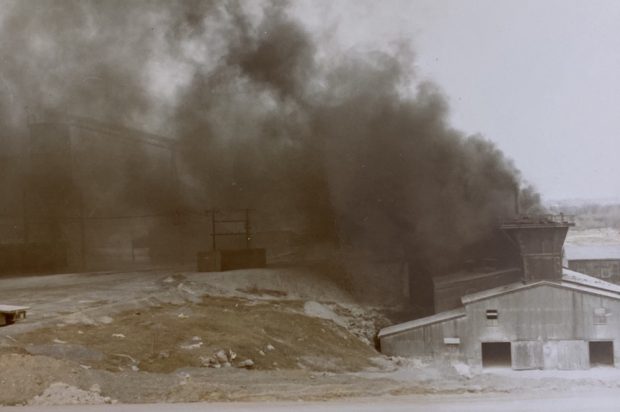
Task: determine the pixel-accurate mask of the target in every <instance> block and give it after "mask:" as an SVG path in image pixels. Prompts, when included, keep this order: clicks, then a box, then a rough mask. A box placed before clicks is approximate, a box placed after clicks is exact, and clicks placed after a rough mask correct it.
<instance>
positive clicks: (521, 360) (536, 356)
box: [511, 341, 544, 370]
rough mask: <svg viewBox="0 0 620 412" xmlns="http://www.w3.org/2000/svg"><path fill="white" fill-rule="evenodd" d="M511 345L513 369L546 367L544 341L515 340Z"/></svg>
mask: <svg viewBox="0 0 620 412" xmlns="http://www.w3.org/2000/svg"><path fill="white" fill-rule="evenodd" d="M511 347H512V368H513V369H516V370H525V369H542V368H543V367H544V362H543V342H542V341H517V342H513V343H512V345H511Z"/></svg>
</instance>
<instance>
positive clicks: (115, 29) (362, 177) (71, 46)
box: [0, 0, 538, 270]
mask: <svg viewBox="0 0 620 412" xmlns="http://www.w3.org/2000/svg"><path fill="white" fill-rule="evenodd" d="M317 38H319V37H318V36H313V35H312V34H311V33H308V32H307V31H306V29H305V28H304V27H303V26H302V25H301V24H300V23H299V22H297V21H296V20H295V19H294V18H292V17H291V16H290V15H289V13H288V8H287V4H286V3H285V2H276V1H273V2H260V3H259V2H251V3H250V2H245V1H215V0H213V1H202V0H191V1H182V2H170V1H168V0H134V1H125V0H123V1H120V0H107V1H105V2H103V1H95V0H40V1H37V2H25V1H18V0H15V1H13V0H2V1H0V61H2V63H1V64H0V121H2V124H4V125H6V126H7V128H6V129H5V130H7V131H5V133H13V134H16V135H23V134H24V133H25V132H24V127H25V124H26V120H27V118H28V116H29V115H30V116H31V115H33V114H39V113H46V114H48V115H49V114H51V115H52V116H53V115H55V114H58V115H59V116H62V115H66V114H71V115H78V116H87V117H90V118H95V119H98V120H101V121H106V122H113V123H115V124H124V125H127V126H130V127H134V128H138V129H144V130H148V131H151V132H154V133H159V134H162V135H168V136H171V137H173V138H174V139H175V142H176V148H177V150H178V153H177V156H176V162H177V168H178V172H179V176H181V180H182V181H183V189H179V188H176V189H175V190H170V191H169V192H166V193H164V194H162V195H160V196H159V197H156V200H157V201H156V202H152V200H153V199H151V198H148V197H146V198H144V196H142V197H140V196H134V198H133V199H132V200H131V201H132V202H134V203H141V202H142V203H143V206H145V207H152V208H160V207H161V208H162V209H166V208H169V207H170V206H169V205H168V204H170V205H172V204H174V205H182V206H183V207H188V208H207V207H217V208H222V209H226V208H240V207H244V208H245V207H250V208H254V209H256V210H258V211H260V212H261V213H263V214H264V215H265V216H267V217H265V219H269V218H268V217H269V216H270V217H271V218H272V219H273V221H274V222H277V224H278V225H279V226H280V228H286V229H293V230H296V231H298V232H303V233H306V234H307V235H308V236H311V237H312V238H314V239H318V240H320V239H329V240H335V241H337V242H338V243H339V244H340V245H341V246H342V247H343V248H345V249H347V250H353V251H362V252H363V253H365V254H370V255H373V256H378V257H386V258H391V257H393V258H397V257H402V256H406V257H407V259H409V260H410V261H416V262H425V263H424V264H425V265H431V266H432V267H433V268H438V270H439V268H440V267H448V266H450V265H451V264H453V263H455V262H458V261H460V260H462V258H463V256H462V253H463V251H464V250H467V248H469V247H470V246H472V245H476V244H479V243H480V242H484V241H485V240H488V239H489V237H490V236H492V234H493V232H494V230H495V228H496V226H497V223H498V222H499V220H500V219H502V218H504V217H506V216H509V215H510V214H512V213H513V210H514V206H513V205H514V192H515V188H517V187H519V186H520V185H521V182H520V181H521V179H520V176H519V172H518V171H517V169H516V168H515V167H514V165H513V164H512V163H511V162H510V161H509V160H508V159H506V157H505V156H504V155H503V154H502V153H501V151H499V150H498V149H497V148H496V147H495V145H494V144H493V143H491V142H490V141H489V140H486V139H485V138H484V137H482V136H469V137H468V136H465V135H463V133H461V132H459V131H458V130H455V129H453V128H452V127H451V126H450V125H449V123H448V105H447V102H446V98H445V97H444V96H443V95H442V93H441V91H440V90H439V89H438V87H436V86H435V85H433V84H430V83H426V82H420V81H419V79H417V78H416V76H415V73H413V72H412V71H411V69H410V67H411V53H409V52H405V51H406V50H404V49H400V50H398V51H396V52H386V51H382V52H371V53H361V52H355V51H350V52H346V53H343V54H341V55H337V56H329V57H328V58H324V57H320V55H321V53H320V51H321V47H322V45H321V42H320V41H318V40H316V39H317ZM150 167H152V166H150ZM120 184H121V186H122V182H121V183H120ZM142 184H143V185H144V186H145V187H146V188H147V190H145V191H144V193H154V192H158V193H162V190H161V185H158V183H157V182H156V181H151V180H149V179H148V175H147V177H146V178H144V179H143V180H142ZM121 190H122V188H121ZM522 200H523V204H527V205H528V207H533V208H535V207H538V201H537V200H536V194H535V192H533V191H532V190H531V189H527V190H526V191H525V192H524V194H523V195H522ZM164 204H166V206H162V205H164ZM437 256H441V259H440V261H441V262H440V263H439V264H438V263H432V262H437V261H438V259H437Z"/></svg>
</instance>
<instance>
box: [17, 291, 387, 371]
mask: <svg viewBox="0 0 620 412" xmlns="http://www.w3.org/2000/svg"><path fill="white" fill-rule="evenodd" d="M302 313H303V303H302V302H298V301H252V300H247V299H239V298H223V297H204V298H203V299H202V302H200V303H196V304H191V305H190V304H187V305H181V306H179V305H170V304H163V305H161V306H159V307H149V308H144V309H140V310H130V311H125V312H122V313H120V314H117V315H115V316H114V319H113V321H112V322H110V323H107V324H97V325H80V324H78V325H62V324H61V325H59V326H57V327H47V328H43V329H37V330H34V331H32V332H28V333H24V334H21V335H15V336H13V338H14V339H15V340H16V341H17V343H18V345H17V346H18V347H21V348H24V349H25V350H27V351H29V352H32V353H38V354H45V355H48V356H52V357H59V358H62V359H68V360H74V361H76V362H79V363H80V364H82V365H84V366H86V367H92V368H96V369H104V370H108V371H123V370H131V369H132V368H133V369H134V370H138V369H139V370H142V371H148V372H161V373H170V372H173V371H175V370H177V369H179V368H183V367H201V366H204V361H203V359H206V358H209V357H212V356H213V355H214V354H215V353H216V352H218V351H220V350H224V351H229V350H230V351H232V352H234V353H236V355H237V356H236V359H234V360H233V361H232V362H231V363H232V365H233V366H234V365H235V364H237V363H238V362H240V361H243V360H246V359H251V360H252V361H253V362H254V368H255V369H263V370H271V369H309V370H321V371H339V372H343V371H359V370H362V369H364V368H368V367H370V366H373V364H372V362H371V361H370V358H372V357H375V356H378V353H377V352H376V351H375V350H374V349H372V348H371V347H369V346H368V345H366V344H364V343H362V342H361V341H360V340H359V339H357V338H356V337H355V336H353V335H352V334H350V333H349V332H348V331H347V330H345V329H344V328H342V327H340V326H338V325H336V324H335V323H333V322H331V321H328V320H323V319H318V318H312V317H308V316H305V315H303V314H302Z"/></svg>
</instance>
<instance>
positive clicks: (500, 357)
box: [482, 342, 512, 368]
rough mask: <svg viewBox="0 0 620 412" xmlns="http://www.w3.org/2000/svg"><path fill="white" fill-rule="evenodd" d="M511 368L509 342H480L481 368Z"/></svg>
mask: <svg viewBox="0 0 620 412" xmlns="http://www.w3.org/2000/svg"><path fill="white" fill-rule="evenodd" d="M511 366H512V354H511V352H510V342H482V367H483V368H506V367H507V368H510V367H511Z"/></svg>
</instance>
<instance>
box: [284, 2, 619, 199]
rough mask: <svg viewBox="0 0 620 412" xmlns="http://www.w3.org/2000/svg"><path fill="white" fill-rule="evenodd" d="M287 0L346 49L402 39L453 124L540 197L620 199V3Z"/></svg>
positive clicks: (380, 44)
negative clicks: (488, 144)
mask: <svg viewBox="0 0 620 412" xmlns="http://www.w3.org/2000/svg"><path fill="white" fill-rule="evenodd" d="M293 4H294V9H295V13H296V14H297V15H299V16H300V17H301V19H302V20H303V21H304V22H305V23H306V24H307V25H308V26H309V27H310V28H311V29H313V30H316V31H317V32H320V31H326V30H327V31H330V32H331V33H333V35H334V36H335V39H336V40H337V42H338V43H339V44H341V45H342V46H343V47H345V48H348V47H362V48H367V47H369V48H382V47H387V45H389V44H391V43H394V41H396V40H402V39H406V40H408V41H410V42H411V43H412V45H413V47H414V50H415V54H416V59H415V69H416V70H417V72H418V74H419V75H420V76H421V77H422V78H425V79H431V80H433V81H434V82H436V83H437V84H439V85H440V87H441V88H442V89H443V91H444V92H445V94H446V95H447V96H448V99H449V102H450V106H451V118H452V121H453V125H454V126H455V127H456V128H458V129H460V130H463V131H464V132H466V133H468V134H473V133H481V134H483V135H484V136H485V137H487V138H488V139H490V140H493V141H495V142H496V143H497V144H498V146H499V147H500V148H501V149H502V150H503V151H504V152H505V153H506V155H507V156H508V157H510V158H512V159H513V160H514V161H515V163H516V164H517V166H518V167H519V168H520V169H521V170H522V172H523V175H524V177H525V178H526V179H527V180H529V181H530V182H531V183H533V184H534V185H535V186H536V187H537V188H538V189H539V190H540V191H541V193H542V194H543V196H544V197H545V199H547V200H549V199H563V198H595V199H600V198H620V184H619V180H620V160H619V155H618V151H619V149H620V142H619V141H618V138H619V137H620V110H619V109H620V1H616V0H608V1H603V0H599V1H595V0H581V1H569V0H531V1H525V0H513V1H507V0H501V1H500V0H391V1H390V0H381V1H371V0H339V1H320V0H299V1H297V2H294V3H293Z"/></svg>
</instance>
